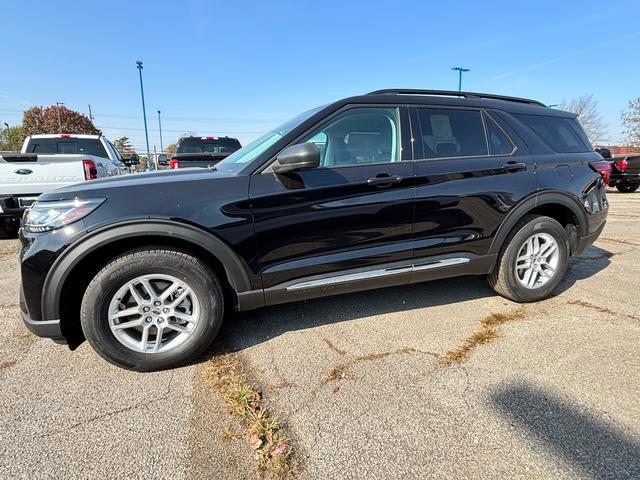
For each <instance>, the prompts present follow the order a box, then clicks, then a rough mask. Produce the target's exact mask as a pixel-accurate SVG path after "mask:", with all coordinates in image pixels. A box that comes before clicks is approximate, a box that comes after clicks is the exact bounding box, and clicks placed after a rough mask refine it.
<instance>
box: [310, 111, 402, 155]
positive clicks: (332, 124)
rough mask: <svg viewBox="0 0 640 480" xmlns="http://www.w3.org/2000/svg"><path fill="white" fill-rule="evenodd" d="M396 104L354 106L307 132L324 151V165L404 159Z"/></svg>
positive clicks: (312, 141)
mask: <svg viewBox="0 0 640 480" xmlns="http://www.w3.org/2000/svg"><path fill="white" fill-rule="evenodd" d="M398 123H399V122H398V113H397V109H395V108H368V107H359V108H352V109H350V110H347V111H345V112H342V113H340V114H338V115H336V116H335V117H334V118H332V119H331V120H329V121H328V122H327V123H326V124H324V125H323V126H321V127H320V128H318V129H316V130H314V131H313V132H312V133H310V134H309V135H307V136H306V137H305V138H304V139H303V140H302V142H301V143H303V142H311V143H313V144H314V145H315V146H316V147H318V150H319V151H320V166H322V167H330V168H331V167H339V166H345V165H360V164H369V163H386V162H397V161H399V160H400V146H399V143H398V142H399V135H398V130H399V129H398Z"/></svg>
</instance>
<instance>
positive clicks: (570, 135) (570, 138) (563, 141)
mask: <svg viewBox="0 0 640 480" xmlns="http://www.w3.org/2000/svg"><path fill="white" fill-rule="evenodd" d="M514 116H515V117H516V118H517V119H519V120H520V121H522V122H523V123H524V124H525V125H526V126H527V127H529V128H530V129H531V130H533V131H534V132H535V133H536V134H537V135H538V136H539V137H540V138H542V140H544V142H545V143H546V144H547V145H549V146H550V147H551V148H552V149H553V150H554V151H555V152H558V153H578V152H589V151H591V149H590V148H589V146H587V145H586V144H585V142H584V141H583V140H582V138H581V136H580V135H579V134H578V129H580V125H579V124H577V123H576V122H577V121H576V120H575V119H573V118H563V117H553V116H551V115H525V114H515V115H514Z"/></svg>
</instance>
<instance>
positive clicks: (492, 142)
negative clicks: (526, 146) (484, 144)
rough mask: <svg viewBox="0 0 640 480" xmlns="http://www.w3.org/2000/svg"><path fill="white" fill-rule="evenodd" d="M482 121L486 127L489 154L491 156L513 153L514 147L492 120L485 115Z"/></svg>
mask: <svg viewBox="0 0 640 480" xmlns="http://www.w3.org/2000/svg"><path fill="white" fill-rule="evenodd" d="M484 120H485V125H486V127H487V138H488V140H489V152H490V153H491V155H510V154H511V153H513V151H514V150H515V146H514V145H513V143H512V142H511V140H509V137H507V135H506V134H505V133H504V132H503V131H502V129H501V128H500V127H499V126H498V124H497V123H496V122H495V121H494V120H493V118H491V117H490V116H489V115H486V114H485V116H484Z"/></svg>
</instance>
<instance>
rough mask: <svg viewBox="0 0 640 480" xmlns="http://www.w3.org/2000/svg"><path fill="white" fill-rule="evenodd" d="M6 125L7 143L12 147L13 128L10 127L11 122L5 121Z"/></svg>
mask: <svg viewBox="0 0 640 480" xmlns="http://www.w3.org/2000/svg"><path fill="white" fill-rule="evenodd" d="M4 126H5V127H7V143H8V145H9V149H11V128H9V124H8V123H7V122H4Z"/></svg>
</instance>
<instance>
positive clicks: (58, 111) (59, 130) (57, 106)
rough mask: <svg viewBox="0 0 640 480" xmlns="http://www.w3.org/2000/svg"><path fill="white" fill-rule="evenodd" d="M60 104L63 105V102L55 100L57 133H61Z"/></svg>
mask: <svg viewBox="0 0 640 480" xmlns="http://www.w3.org/2000/svg"><path fill="white" fill-rule="evenodd" d="M60 105H64V103H62V102H56V112H57V113H58V133H62V122H61V121H60Z"/></svg>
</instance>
